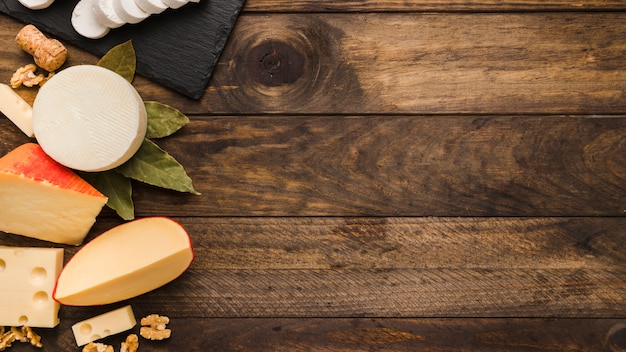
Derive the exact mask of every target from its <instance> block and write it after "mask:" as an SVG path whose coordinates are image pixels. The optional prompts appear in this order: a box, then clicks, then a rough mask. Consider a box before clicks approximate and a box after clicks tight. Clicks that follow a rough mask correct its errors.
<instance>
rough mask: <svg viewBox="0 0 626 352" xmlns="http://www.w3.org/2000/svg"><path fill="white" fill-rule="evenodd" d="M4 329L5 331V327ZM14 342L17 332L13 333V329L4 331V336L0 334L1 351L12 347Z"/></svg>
mask: <svg viewBox="0 0 626 352" xmlns="http://www.w3.org/2000/svg"><path fill="white" fill-rule="evenodd" d="M2 331H4V328H2ZM13 342H15V334H13V331H11V330H9V331H6V332H3V334H2V336H0V351H4V350H5V349H7V348H9V347H11V344H12V343H13Z"/></svg>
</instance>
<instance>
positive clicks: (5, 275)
mask: <svg viewBox="0 0 626 352" xmlns="http://www.w3.org/2000/svg"><path fill="white" fill-rule="evenodd" d="M62 267H63V249H62V248H30V247H0V288H1V289H0V326H22V325H27V326H30V327H38V328H52V327H55V326H56V325H57V324H59V307H60V305H59V303H57V302H55V301H54V300H53V299H52V291H53V289H54V284H55V281H56V278H57V276H58V275H59V272H60V271H61V268H62Z"/></svg>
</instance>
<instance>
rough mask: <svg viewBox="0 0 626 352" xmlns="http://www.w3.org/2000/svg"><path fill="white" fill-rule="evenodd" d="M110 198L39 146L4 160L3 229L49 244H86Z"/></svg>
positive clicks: (0, 178) (0, 166)
mask: <svg viewBox="0 0 626 352" xmlns="http://www.w3.org/2000/svg"><path fill="white" fill-rule="evenodd" d="M106 202H107V197H105V196H104V195H103V194H102V193H100V192H99V191H98V190H96V189H95V188H94V187H93V186H91V185H90V184H89V183H87V182H85V180H83V179H82V178H80V177H79V176H78V175H77V174H76V173H74V172H73V171H72V170H70V169H68V168H66V167H65V166H63V165H61V164H59V163H57V162H56V161H54V160H52V159H51V158H50V157H49V156H48V155H47V154H46V153H44V152H43V150H42V149H41V147H40V146H39V145H38V144H36V143H26V144H23V145H21V146H19V147H17V148H15V149H13V150H12V151H10V152H9V153H7V154H6V155H4V156H3V157H2V158H0V230H2V231H5V232H9V233H13V234H17V235H23V236H28V237H33V238H37V239H40V240H44V241H50V242H56V243H64V244H74V245H77V244H80V243H81V242H82V241H83V239H84V238H85V236H86V235H87V233H88V232H89V229H90V228H91V226H92V225H93V224H94V222H95V221H96V216H97V215H98V214H99V213H100V211H101V209H102V207H103V206H104V205H105V203H106Z"/></svg>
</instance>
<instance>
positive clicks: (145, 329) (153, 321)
mask: <svg viewBox="0 0 626 352" xmlns="http://www.w3.org/2000/svg"><path fill="white" fill-rule="evenodd" d="M169 322H170V318H168V317H166V316H160V315H158V314H151V315H148V316H147V317H144V318H141V325H142V326H141V328H140V329H139V334H140V335H141V337H143V338H145V339H148V340H164V339H168V338H169V337H170V335H171V334H172V330H170V329H166V325H167V324H168V323H169Z"/></svg>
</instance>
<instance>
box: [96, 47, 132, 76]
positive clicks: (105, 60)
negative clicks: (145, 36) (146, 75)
mask: <svg viewBox="0 0 626 352" xmlns="http://www.w3.org/2000/svg"><path fill="white" fill-rule="evenodd" d="M97 65H98V66H100V67H104V68H108V69H109V70H111V71H113V72H115V73H117V74H119V75H120V76H122V77H124V78H125V79H126V80H127V81H128V82H132V81H133V79H134V78H135V69H136V68H137V57H136V56H135V48H134V47H133V43H132V41H130V40H129V41H126V42H124V43H122V44H119V45H116V46H114V47H113V48H111V49H110V50H109V51H108V52H107V53H106V54H104V56H103V57H102V58H101V59H100V61H98V64H97Z"/></svg>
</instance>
